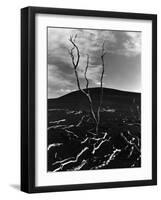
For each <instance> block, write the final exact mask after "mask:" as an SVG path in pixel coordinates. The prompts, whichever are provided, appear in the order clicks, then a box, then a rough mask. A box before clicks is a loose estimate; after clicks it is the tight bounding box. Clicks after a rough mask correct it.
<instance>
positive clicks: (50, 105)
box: [21, 7, 157, 193]
mask: <svg viewBox="0 0 161 200" xmlns="http://www.w3.org/2000/svg"><path fill="white" fill-rule="evenodd" d="M156 184H157V16H156V15H154V14H136V13H121V12H107V11H90V10H74V9H59V8H42V7H27V8H23V9H22V10H21V190H22V191H25V192H28V193H35V192H52V191H53V192H54V191H66V190H83V189H99V188H115V187H129V186H146V185H156Z"/></svg>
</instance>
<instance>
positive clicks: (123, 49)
mask: <svg viewBox="0 0 161 200" xmlns="http://www.w3.org/2000/svg"><path fill="white" fill-rule="evenodd" d="M76 34H77V38H76V41H75V42H76V44H77V46H78V47H79V50H80V62H79V66H78V74H79V78H80V82H81V86H82V88H84V87H85V80H84V76H83V74H84V69H85V66H86V61H87V54H88V55H89V68H88V72H87V77H88V79H89V87H98V86H99V84H100V75H101V70H102V68H101V57H100V56H101V48H102V44H103V42H105V51H106V52H107V53H106V55H105V56H104V62H105V74H104V79H103V87H107V88H114V89H119V90H126V91H134V92H140V91H141V33H140V32H125V31H111V30H89V29H69V28H68V29H66V28H54V27H51V28H48V98H56V97H60V96H62V95H65V94H67V93H69V92H71V91H74V90H77V85H76V79H75V75H74V70H73V65H72V61H71V57H70V55H69V53H68V50H69V49H71V48H72V45H71V43H70V41H69V38H70V36H71V35H72V36H75V35H76Z"/></svg>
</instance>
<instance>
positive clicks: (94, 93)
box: [48, 88, 141, 111]
mask: <svg viewBox="0 0 161 200" xmlns="http://www.w3.org/2000/svg"><path fill="white" fill-rule="evenodd" d="M85 91H87V90H86V89H85ZM100 92H101V90H100V88H89V93H90V95H91V98H92V101H93V105H94V107H95V109H96V108H97V106H98V105H99V99H100ZM140 102H141V94H140V93H134V92H125V91H120V90H114V89H108V88H103V104H102V107H104V108H107V107H112V108H116V109H118V108H119V109H121V108H122V109H125V107H129V106H132V105H134V104H136V105H140ZM48 109H72V110H86V111H87V110H89V104H88V100H87V97H86V96H85V95H84V94H83V93H82V92H81V91H74V92H71V93H69V94H67V95H64V96H62V97H59V98H55V99H48Z"/></svg>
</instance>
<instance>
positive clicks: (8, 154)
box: [0, 0, 161, 200]
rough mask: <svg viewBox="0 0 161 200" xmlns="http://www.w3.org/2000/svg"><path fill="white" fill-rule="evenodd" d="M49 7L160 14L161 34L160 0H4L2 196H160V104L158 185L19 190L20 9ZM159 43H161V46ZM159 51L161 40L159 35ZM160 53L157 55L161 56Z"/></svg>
mask: <svg viewBox="0 0 161 200" xmlns="http://www.w3.org/2000/svg"><path fill="white" fill-rule="evenodd" d="M29 5H31V6H46V7H62V8H76V9H96V10H107V11H108V10H109V11H124V12H140V13H141V12H142V13H155V14H158V36H159V35H160V34H161V27H160V26H159V23H160V21H161V3H160V0H149V1H147V0H142V1H141V0H133V1H129V0H121V1H119V0H118V1H117V0H112V1H108V0H99V1H94V0H80V1H78V0H66V1H65V0H64V1H63V0H54V1H49V0H38V1H36V0H4V1H1V6H0V23H1V26H0V55H1V56H0V70H1V71H0V94H1V96H0V132H1V133H0V134H1V137H0V199H17V200H19V199H24V200H26V199H27V200H29V199H35V200H37V199H40V200H41V199H48V200H50V199H54V200H57V199H59V200H61V199H66V200H68V199H70V200H71V199H74V200H75V199H78V200H79V199H107V198H111V199H113V200H115V199H118V198H119V199H124V200H126V199H128V200H129V199H130V200H133V199H135V200H136V199H146V200H151V199H155V200H158V199H160V196H161V185H160V184H161V174H160V170H159V168H160V167H161V160H160V158H159V156H160V153H161V145H160V135H159V134H160V131H161V125H160V119H161V112H160V113H159V111H161V107H160V104H159V105H158V154H159V156H158V186H148V187H147V186H146V187H133V188H121V189H120V188H118V189H106V190H103V189H102V190H89V191H74V192H73V191H70V192H59V193H44V194H30V195H29V194H25V193H22V192H20V191H19V190H18V188H19V183H20V181H19V180H20V175H19V174H20V8H22V7H25V6H29ZM159 45H160V46H159ZM158 52H159V53H160V52H161V42H160V38H159V37H158ZM159 53H158V55H159ZM159 62H160V58H159V56H158V102H160V101H161V92H159V89H160V87H159V85H161V79H159V76H161V70H160V69H159Z"/></svg>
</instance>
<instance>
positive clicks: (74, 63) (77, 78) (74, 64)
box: [69, 35, 97, 124]
mask: <svg viewBox="0 0 161 200" xmlns="http://www.w3.org/2000/svg"><path fill="white" fill-rule="evenodd" d="M76 38H77V35H75V37H73V36H70V38H69V41H70V42H71V43H72V45H73V47H72V48H71V50H70V51H69V53H70V56H71V59H72V64H73V67H74V72H75V76H76V80H77V86H78V89H79V90H80V91H81V92H82V93H83V94H84V95H86V97H87V99H88V102H89V107H90V112H91V114H92V117H93V120H94V121H95V123H96V124H97V118H96V115H95V112H94V109H93V103H92V99H91V97H90V95H89V94H88V92H87V93H86V92H85V91H84V90H83V89H82V88H81V86H80V82H79V77H78V72H77V67H78V65H79V59H80V53H79V48H78V46H77V45H76V43H75V40H76ZM74 50H76V55H77V56H76V61H75V59H74ZM88 63H89V56H87V65H86V69H85V74H84V75H85V78H86V81H87V85H86V88H88V79H87V76H86V73H87V69H88Z"/></svg>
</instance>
